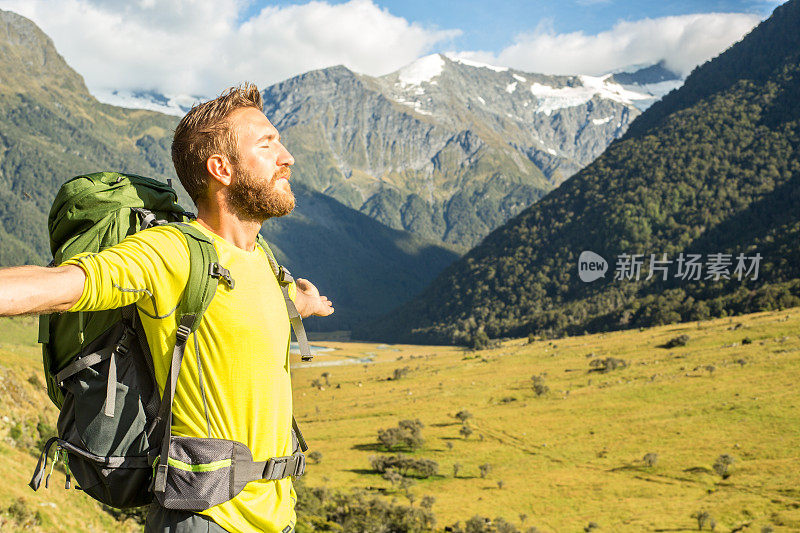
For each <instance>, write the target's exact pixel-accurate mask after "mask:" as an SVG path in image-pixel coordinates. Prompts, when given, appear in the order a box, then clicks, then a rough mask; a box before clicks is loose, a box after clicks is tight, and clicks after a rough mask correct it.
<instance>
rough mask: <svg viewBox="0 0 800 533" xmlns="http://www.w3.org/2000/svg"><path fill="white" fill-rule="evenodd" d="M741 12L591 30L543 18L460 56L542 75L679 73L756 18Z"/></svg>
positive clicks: (718, 48) (738, 34) (743, 31)
mask: <svg viewBox="0 0 800 533" xmlns="http://www.w3.org/2000/svg"><path fill="white" fill-rule="evenodd" d="M760 20H761V19H760V17H759V16H757V15H752V14H744V13H704V14H695V15H681V16H672V17H659V18H652V19H650V18H647V19H642V20H637V21H620V22H617V24H615V25H614V27H613V28H612V29H610V30H608V31H603V32H600V33H597V34H595V35H587V34H585V33H583V32H580V31H579V32H571V33H556V32H555V31H553V29H552V24H550V23H548V22H547V21H545V22H544V23H542V24H540V25H539V26H538V27H537V28H536V29H535V30H534V31H533V32H531V33H525V34H520V35H517V36H516V37H515V38H514V42H513V44H511V45H509V46H508V47H506V48H504V49H503V50H501V51H500V52H499V53H497V54H494V53H491V52H482V51H472V52H461V53H459V54H457V55H458V56H460V57H464V58H468V59H476V60H479V61H486V62H489V63H493V64H497V65H505V66H509V67H513V68H518V69H521V70H526V71H528V72H542V73H545V74H576V73H580V74H590V75H600V74H603V73H606V72H611V71H614V70H617V69H620V68H622V67H626V66H629V65H652V64H654V63H658V62H659V61H662V60H663V61H664V63H665V66H666V67H667V68H669V69H670V70H672V71H674V72H677V73H679V74H682V75H684V76H685V75H686V74H688V73H689V72H690V71H691V70H692V68H694V67H695V66H697V65H699V64H701V63H704V62H705V61H707V60H709V59H711V58H712V57H714V56H716V55H717V54H719V53H720V52H722V51H723V50H725V49H726V48H728V47H729V46H730V45H732V44H733V43H735V42H736V41H738V40H740V39H741V38H742V37H743V36H744V35H745V34H746V33H747V32H748V31H750V30H751V29H752V28H753V27H754V26H755V25H756V24H758V23H759V22H760Z"/></svg>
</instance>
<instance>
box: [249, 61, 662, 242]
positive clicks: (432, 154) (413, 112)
mask: <svg viewBox="0 0 800 533" xmlns="http://www.w3.org/2000/svg"><path fill="white" fill-rule="evenodd" d="M650 97H651V96H650V95H649V94H643V93H639V92H636V91H634V90H631V89H626V88H625V87H622V86H621V85H619V84H618V83H615V82H614V81H613V80H612V79H611V77H610V76H602V77H591V76H548V75H543V74H536V73H529V72H523V71H519V70H514V69H509V68H504V67H497V66H493V65H486V64H482V63H477V62H474V61H469V60H465V59H459V58H457V57H455V56H450V55H441V54H434V55H430V56H427V57H423V58H421V59H419V60H417V61H415V62H413V63H412V64H410V65H408V66H406V67H404V68H402V69H400V70H398V71H397V72H394V73H391V74H388V75H385V76H381V77H372V76H366V75H362V74H358V73H355V72H352V71H351V70H349V69H347V68H345V67H342V66H339V67H331V68H327V69H322V70H317V71H313V72H308V73H306V74H303V75H301V76H297V77H294V78H291V79H289V80H286V81H284V82H281V83H279V84H276V85H273V86H272V87H269V88H267V89H266V90H265V91H264V99H265V104H264V105H265V112H266V113H267V115H268V116H269V117H270V119H271V120H272V121H273V122H274V123H275V125H276V126H277V127H278V128H279V129H280V130H281V132H282V133H283V135H284V137H285V139H286V141H287V143H289V144H288V146H290V148H291V149H292V151H293V153H294V155H295V158H296V159H297V161H298V164H297V165H296V171H297V172H296V174H297V177H298V179H300V180H302V181H304V182H305V183H306V184H308V185H309V186H311V187H313V188H315V189H317V190H319V191H321V192H324V193H326V194H329V195H331V196H334V197H335V198H337V199H338V200H340V201H342V202H344V203H345V204H347V205H349V206H351V207H354V208H356V209H359V210H360V211H362V212H364V213H367V214H369V215H370V216H373V217H374V218H376V219H378V220H380V221H381V222H383V223H385V224H388V225H390V226H392V227H396V228H400V229H407V230H410V231H413V232H416V233H418V234H421V235H424V236H426V237H429V238H435V239H439V240H442V241H444V242H448V243H452V244H455V245H458V246H464V247H467V246H471V245H474V244H475V243H477V242H478V241H479V240H480V239H481V238H483V236H485V235H486V234H487V233H488V232H489V231H491V230H492V229H494V228H495V227H496V226H497V225H499V224H501V223H502V222H505V221H506V220H507V219H508V218H510V217H511V216H514V215H515V214H517V213H518V212H519V211H521V210H522V209H523V208H525V207H527V206H528V205H530V204H531V203H533V202H535V201H536V200H537V199H538V198H540V197H541V196H542V195H544V194H545V193H547V192H548V191H549V190H551V189H552V188H554V187H556V186H557V185H559V184H560V183H561V182H563V181H564V180H565V179H566V178H568V177H569V176H571V175H572V174H574V173H575V172H577V171H578V170H579V169H581V168H582V167H583V166H585V165H586V164H588V163H589V162H590V161H592V160H593V159H594V158H595V157H597V156H598V155H599V154H600V153H601V152H602V151H603V150H604V149H605V148H606V147H607V146H608V144H609V143H611V141H613V140H614V139H615V138H617V137H619V136H621V135H622V134H623V133H624V132H625V130H626V128H627V126H628V124H629V123H630V122H631V121H632V120H633V119H634V118H635V117H636V116H637V115H638V114H639V113H640V111H639V109H638V108H637V107H636V105H635V102H637V101H638V100H643V99H647V98H650Z"/></svg>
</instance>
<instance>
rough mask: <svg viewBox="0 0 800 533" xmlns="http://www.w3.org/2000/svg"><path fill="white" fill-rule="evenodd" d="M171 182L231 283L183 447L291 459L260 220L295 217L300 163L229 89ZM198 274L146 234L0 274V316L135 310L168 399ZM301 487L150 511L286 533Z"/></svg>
mask: <svg viewBox="0 0 800 533" xmlns="http://www.w3.org/2000/svg"><path fill="white" fill-rule="evenodd" d="M172 158H173V162H174V164H175V171H176V173H177V175H178V178H179V179H180V180H181V183H182V184H183V186H184V188H185V189H186V191H187V192H188V193H189V195H190V196H191V197H192V200H193V201H194V202H195V204H196V206H197V220H196V221H194V222H192V224H193V225H194V226H195V227H197V228H198V229H199V230H201V231H202V232H204V233H205V234H206V235H207V236H209V237H211V238H212V239H213V240H214V246H215V248H216V250H217V254H218V256H219V263H220V264H221V265H224V266H225V267H226V268H227V269H228V270H229V271H230V272H231V275H232V276H233V278H234V279H235V282H236V284H235V290H231V289H230V288H227V287H226V286H225V285H224V284H220V285H219V287H218V289H217V293H216V295H215V297H214V299H213V300H212V302H211V305H210V306H209V308H208V310H207V311H206V312H205V314H204V315H203V321H202V323H201V326H200V328H199V329H198V330H197V333H196V335H194V342H189V343H188V346H187V349H186V353H185V356H184V359H183V364H182V366H181V372H180V374H179V378H178V385H177V392H176V395H175V401H174V404H173V426H172V428H173V430H172V431H173V434H174V435H180V436H190V437H210V438H218V439H228V440H236V441H239V442H242V443H244V444H246V445H247V446H248V447H249V448H250V450H251V452H252V453H253V459H254V460H256V461H263V460H266V459H269V458H270V457H279V456H285V455H290V454H291V453H292V452H293V451H294V450H293V449H292V438H291V429H290V428H291V416H292V399H291V383H290V375H289V354H288V344H289V342H288V341H289V320H288V317H287V313H286V307H285V305H284V301H283V295H282V293H281V290H280V288H279V285H278V282H277V280H276V279H275V276H274V275H273V273H272V271H271V269H270V267H269V264H268V263H267V258H266V255H265V254H264V252H263V250H261V248H260V247H259V246H257V245H256V237H257V235H258V231H259V230H260V229H261V225H262V223H263V221H264V220H266V219H268V218H271V217H277V216H283V215H286V214H288V213H290V212H291V211H292V209H293V208H294V204H295V200H294V195H293V194H292V191H291V187H290V185H289V177H290V175H291V170H290V167H291V165H292V164H294V159H293V158H292V156H291V154H290V153H289V152H288V151H287V150H286V148H285V147H284V146H283V144H281V142H280V135H279V134H278V131H277V130H276V129H275V127H274V126H273V125H272V124H271V123H270V121H269V120H268V119H267V117H266V116H264V114H263V112H262V101H261V95H260V93H259V92H258V89H257V88H256V87H255V86H254V85H250V84H245V85H244V86H242V87H239V88H231V89H229V90H228V91H226V92H225V93H223V94H222V95H221V96H220V97H218V98H216V99H214V100H211V101H208V102H205V103H203V104H200V105H198V106H195V107H194V108H192V110H191V111H189V113H188V114H187V115H186V116H185V117H184V118H183V119H182V120H181V122H180V124H179V125H178V127H177V128H176V130H175V137H174V140H173V145H172ZM188 275H189V251H188V246H187V244H186V241H185V240H184V237H183V236H182V234H181V233H180V232H178V231H177V230H176V229H174V228H171V227H168V226H160V227H156V228H151V229H148V230H145V231H141V232H139V233H137V234H135V235H132V236H130V237H128V238H126V239H125V240H123V241H122V242H121V243H119V244H118V245H116V246H113V247H111V248H108V249H106V250H104V251H102V252H100V253H99V254H79V255H78V256H76V257H74V258H72V259H70V260H68V261H65V262H64V263H63V264H62V265H61V266H59V267H56V268H43V267H35V266H24V267H13V268H7V269H2V270H0V316H8V315H17V314H24V313H51V312H61V311H93V310H101V309H111V308H115V307H121V306H124V305H129V304H131V303H136V305H137V308H138V310H139V316H140V318H141V319H142V324H143V327H144V329H145V332H146V333H147V340H148V344H149V345H150V350H151V352H152V354H153V359H154V365H155V370H156V381H157V382H158V384H159V388H160V390H162V391H163V388H164V383H165V381H166V376H167V373H168V366H169V361H170V354H171V350H172V344H173V343H174V338H175V331H176V327H177V324H176V322H175V319H174V316H173V315H172V313H173V312H174V310H175V308H176V306H177V303H178V302H179V301H180V298H181V295H182V292H183V289H184V287H185V285H186V282H187V279H188ZM290 295H291V296H292V297H293V298H294V301H295V305H296V307H297V309H298V311H299V312H300V314H301V316H302V317H304V318H305V317H307V316H311V315H316V316H327V315H330V314H331V313H333V306H332V304H331V302H330V300H328V299H327V298H326V297H325V296H321V295H320V294H319V292H318V291H317V289H316V287H314V285H313V284H311V283H310V282H309V281H307V280H303V279H298V280H297V281H296V285H293V286H292V287H291V288H290ZM295 501H296V494H295V492H294V489H293V487H292V483H291V478H284V479H281V480H259V481H254V482H251V483H248V484H247V485H246V486H245V488H244V490H242V492H240V493H239V494H238V495H237V496H236V497H235V498H233V499H232V500H229V501H227V502H225V503H222V504H220V505H217V506H214V507H212V508H210V509H207V510H205V511H202V512H201V513H199V514H192V513H188V512H182V511H171V510H167V509H163V508H160V507H158V506H157V505H156V504H154V505H153V506H152V507H151V510H150V513H149V515H148V519H147V525H146V528H145V531H147V532H162V531H163V532H166V531H170V532H190V531H191V532H194V531H203V532H205V531H231V532H243V533H244V532H247V533H250V532H256V531H258V532H284V533H285V532H289V531H293V529H294V524H295V512H294V503H295Z"/></svg>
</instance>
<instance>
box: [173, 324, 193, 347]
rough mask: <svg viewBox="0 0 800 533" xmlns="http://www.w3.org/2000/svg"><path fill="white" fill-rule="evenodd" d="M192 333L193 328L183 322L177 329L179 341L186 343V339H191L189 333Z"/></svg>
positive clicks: (176, 335)
mask: <svg viewBox="0 0 800 533" xmlns="http://www.w3.org/2000/svg"><path fill="white" fill-rule="evenodd" d="M191 333H192V330H191V328H189V327H187V326H185V325H183V324H181V325H180V326H178V329H177V330H176V331H175V338H176V339H177V341H178V343H180V344H185V343H186V341H187V340H188V339H189V335H191Z"/></svg>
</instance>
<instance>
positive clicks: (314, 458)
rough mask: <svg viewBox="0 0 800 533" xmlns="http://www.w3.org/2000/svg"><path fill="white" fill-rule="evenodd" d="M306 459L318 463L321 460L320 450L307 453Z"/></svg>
mask: <svg viewBox="0 0 800 533" xmlns="http://www.w3.org/2000/svg"><path fill="white" fill-rule="evenodd" d="M308 460H309V461H312V462H313V463H315V464H319V463H320V462H321V461H322V452H318V451H316V450H315V451H313V452H311V453H309V454H308Z"/></svg>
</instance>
